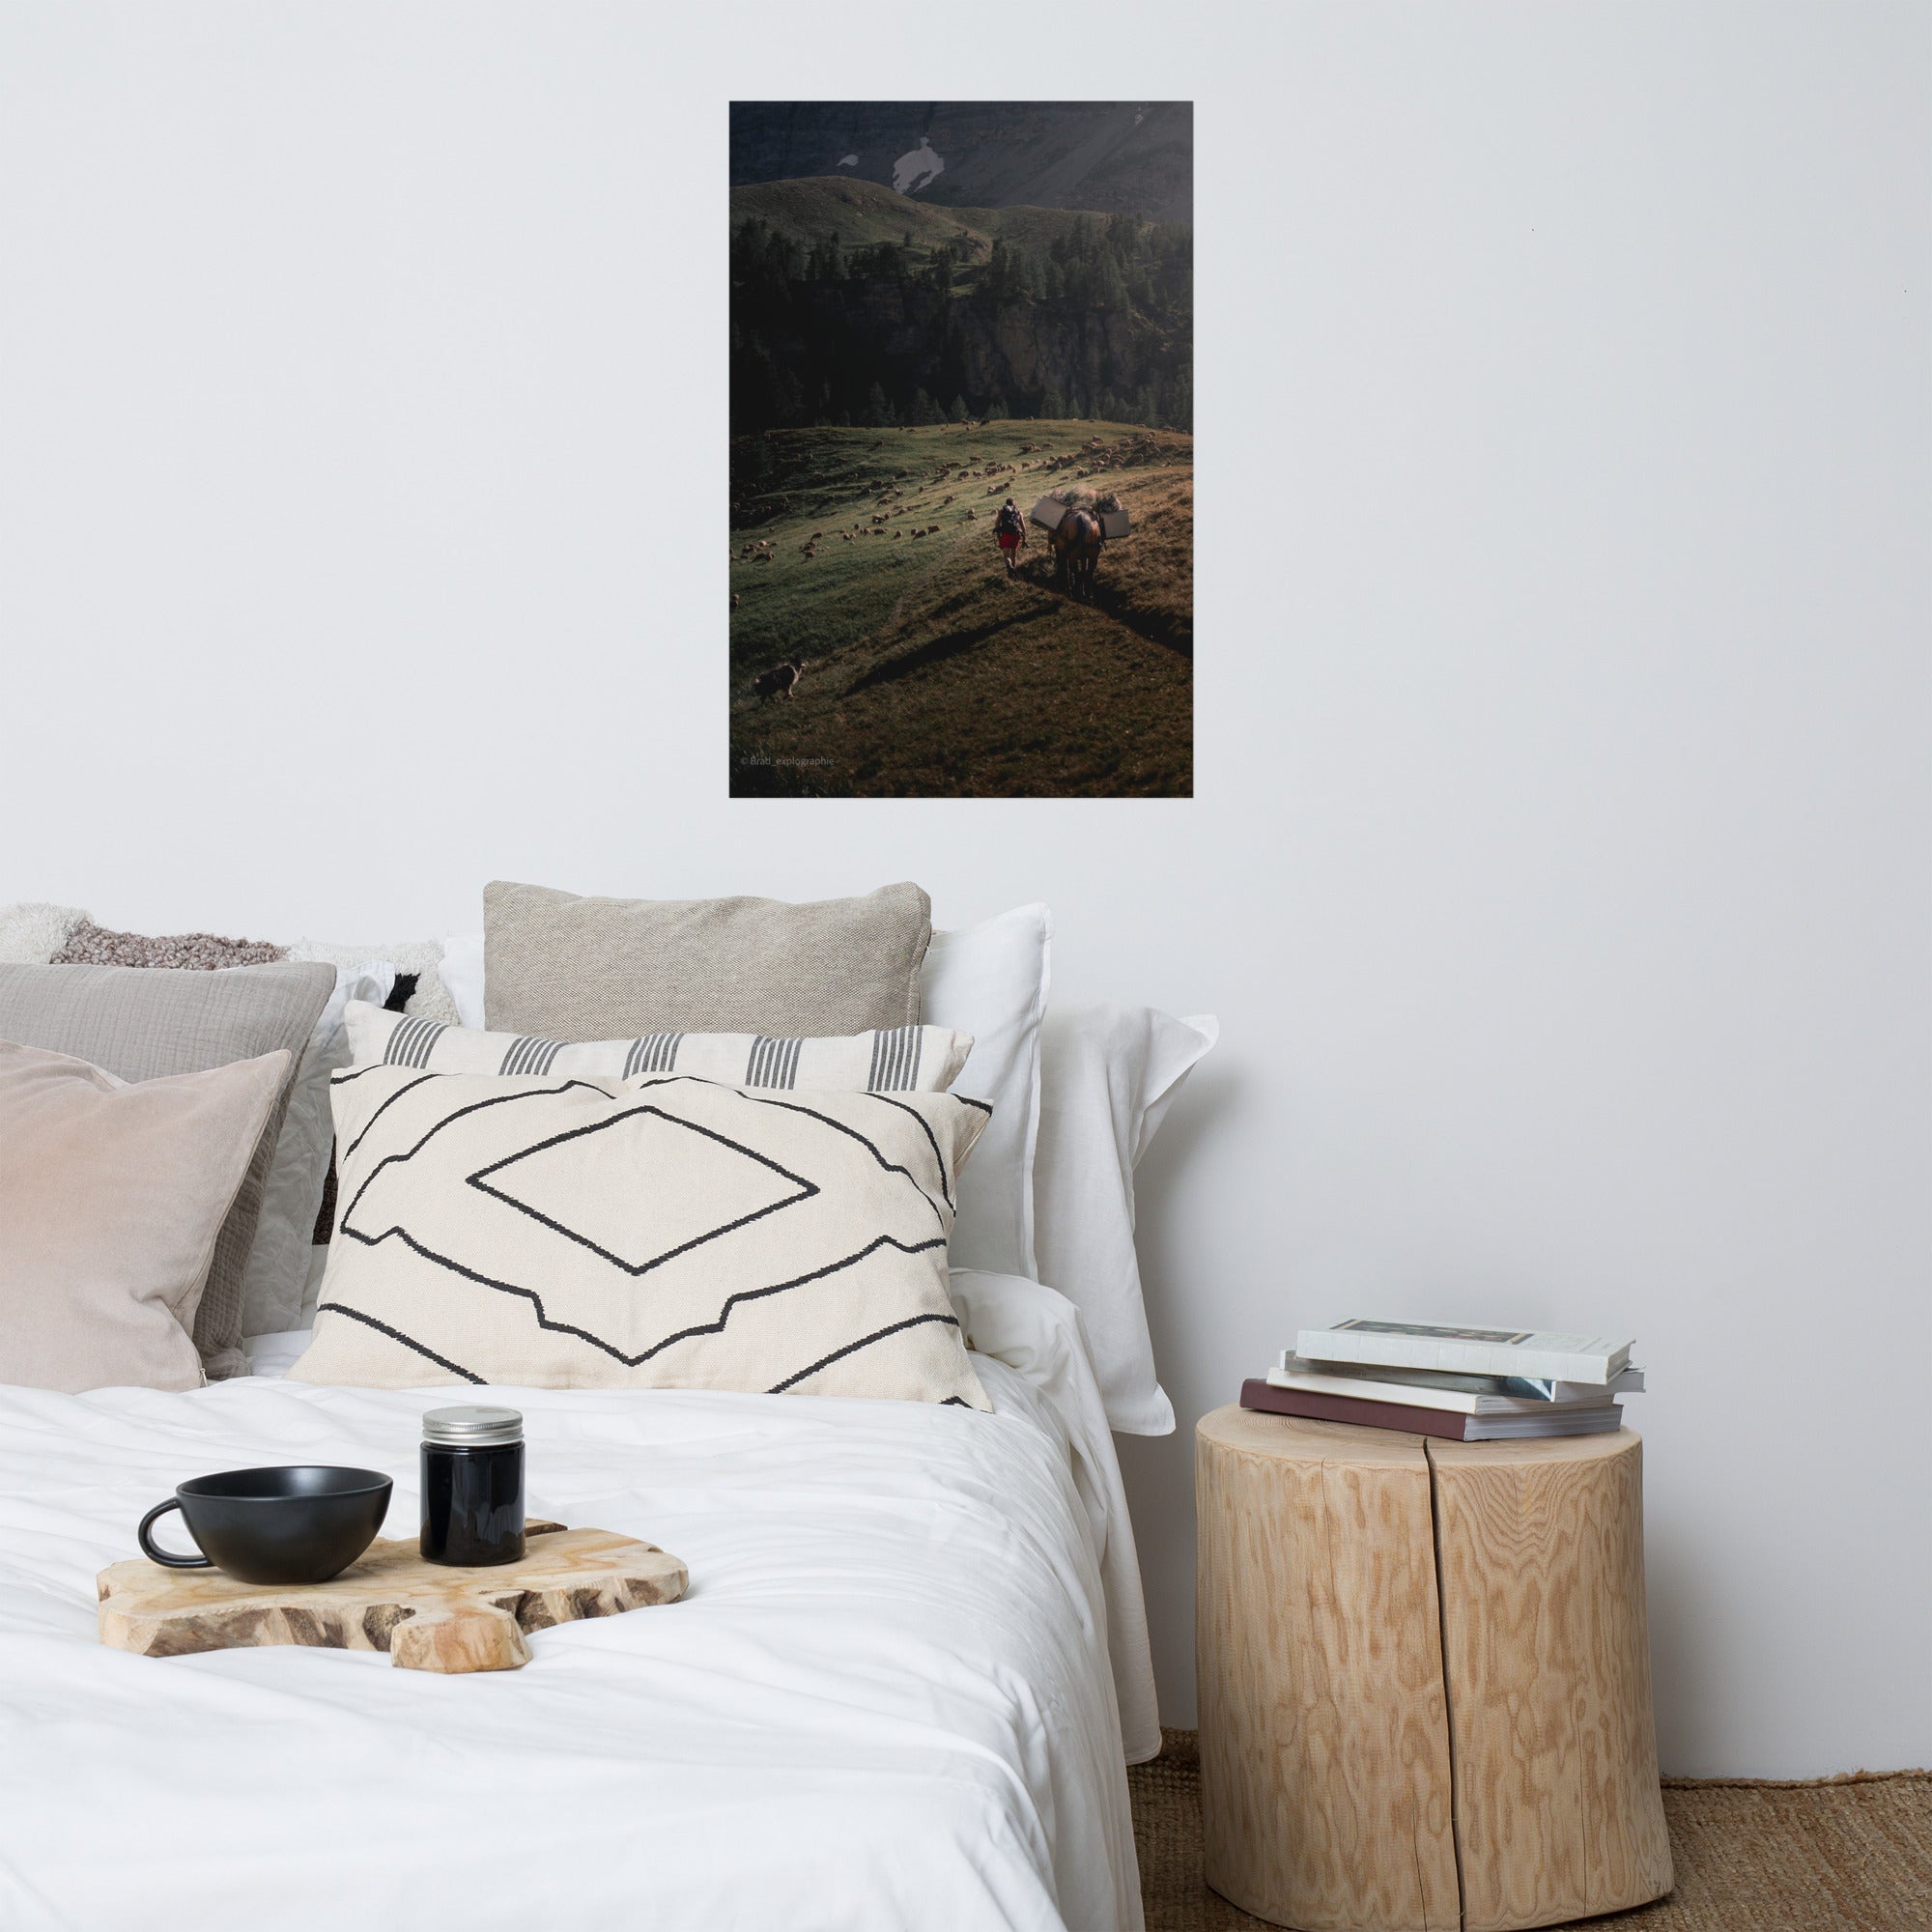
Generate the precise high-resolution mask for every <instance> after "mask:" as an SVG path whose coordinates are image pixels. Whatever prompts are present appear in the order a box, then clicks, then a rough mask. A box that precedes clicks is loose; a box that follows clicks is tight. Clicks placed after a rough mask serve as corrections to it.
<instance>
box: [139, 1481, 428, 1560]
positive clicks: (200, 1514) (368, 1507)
mask: <svg viewBox="0 0 1932 1932" xmlns="http://www.w3.org/2000/svg"><path fill="white" fill-rule="evenodd" d="M392 1487H393V1485H392V1484H391V1483H390V1480H389V1478H388V1477H387V1476H385V1475H383V1474H382V1473H381V1472H380V1471H379V1470H376V1469H336V1468H329V1467H327V1466H324V1465H318V1464H314V1463H300V1464H296V1465H294V1466H291V1467H289V1468H283V1469H228V1470H224V1471H223V1472H222V1473H221V1474H220V1475H218V1476H197V1477H195V1479H194V1480H193V1481H192V1482H189V1483H184V1484H182V1486H181V1487H180V1488H179V1489H178V1490H176V1492H174V1494H173V1495H172V1496H170V1497H169V1498H168V1500H167V1501H166V1502H164V1503H156V1505H155V1507H154V1508H153V1509H151V1510H150V1511H149V1512H148V1514H147V1515H146V1516H144V1517H143V1518H142V1519H141V1528H140V1539H141V1549H142V1552H143V1553H144V1554H145V1555H146V1556H147V1557H149V1558H150V1560H152V1561H153V1562H156V1563H163V1564H166V1566H167V1567H168V1568H169V1569H170V1570H205V1569H208V1568H210V1567H211V1566H213V1568H216V1569H220V1570H225V1571H226V1572H227V1573H228V1574H229V1576H231V1577H239V1578H240V1579H241V1581H242V1582H244V1583H326V1582H327V1581H328V1579H329V1578H330V1577H335V1576H339V1575H340V1574H341V1573H342V1572H343V1571H344V1570H347V1569H348V1568H349V1566H350V1565H351V1564H352V1563H354V1562H355V1559H356V1558H357V1557H358V1556H360V1555H361V1554H362V1552H363V1551H364V1550H365V1549H367V1548H368V1547H369V1546H370V1544H371V1543H373V1542H374V1541H375V1540H376V1532H377V1531H378V1530H379V1529H381V1528H382V1526H383V1518H384V1516H385V1515H386V1514H387V1513H388V1508H389V1491H390V1489H391V1488H392ZM171 1509H178V1510H180V1511H181V1513H182V1520H184V1521H185V1523H186V1524H187V1527H188V1534H189V1535H190V1536H192V1537H193V1538H194V1540H195V1542H196V1543H198V1544H199V1545H200V1546H201V1550H202V1553H201V1554H200V1555H199V1556H175V1555H172V1554H171V1553H170V1552H169V1551H167V1550H165V1549H162V1548H159V1547H158V1546H157V1545H156V1543H155V1540H154V1538H153V1537H152V1536H151V1535H150V1534H149V1532H150V1530H151V1529H152V1528H153V1527H154V1523H155V1520H156V1518H157V1517H160V1516H164V1515H165V1514H166V1513H167V1512H168V1511H169V1510H171Z"/></svg>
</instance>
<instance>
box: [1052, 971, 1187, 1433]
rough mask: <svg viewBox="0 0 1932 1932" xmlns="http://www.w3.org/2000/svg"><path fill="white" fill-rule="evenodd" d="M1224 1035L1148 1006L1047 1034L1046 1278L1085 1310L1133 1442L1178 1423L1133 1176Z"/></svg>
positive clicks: (1067, 1020) (1070, 1020)
mask: <svg viewBox="0 0 1932 1932" xmlns="http://www.w3.org/2000/svg"><path fill="white" fill-rule="evenodd" d="M1220 1032H1221V1029H1220V1023H1219V1022H1218V1021H1217V1020H1215V1019H1213V1018H1212V1017H1211V1016H1205V1017H1201V1018H1196V1019H1187V1020H1177V1019H1172V1018H1170V1017H1169V1016H1168V1015H1167V1014H1166V1013H1160V1012H1155V1011H1153V1010H1152V1009H1150V1008H1147V1007H1084V1008H1073V1009H1068V1010H1065V1011H1053V1012H1049V1013H1048V1014H1047V1016H1046V1023H1045V1025H1044V1026H1043V1027H1042V1028H1041V1031H1040V1062H1041V1068H1040V1105H1039V1150H1038V1153H1037V1156H1036V1158H1035V1162H1034V1216H1035V1227H1034V1239H1035V1244H1036V1247H1037V1252H1038V1256H1039V1274H1040V1279H1041V1280H1042V1281H1044V1282H1046V1283H1048V1284H1049V1285H1050V1286H1052V1287H1054V1288H1057V1289H1058V1290H1059V1291H1060V1292H1061V1293H1062V1294H1064V1295H1065V1296H1066V1298H1067V1299H1068V1300H1069V1301H1071V1302H1073V1303H1074V1304H1075V1305H1076V1306H1077V1307H1078V1308H1079V1310H1080V1313H1081V1316H1082V1318H1083V1320H1084V1321H1085V1322H1086V1325H1087V1339H1088V1343H1089V1346H1090V1347H1091V1349H1092V1351H1093V1356H1094V1374H1095V1376H1096V1377H1097V1378H1098V1380H1099V1383H1100V1393H1101V1396H1102V1398H1103V1400H1104V1401H1105V1403H1106V1405H1107V1420H1108V1422H1109V1423H1110V1424H1111V1425H1112V1426H1113V1427H1114V1428H1115V1429H1118V1430H1121V1431H1122V1433H1124V1434H1126V1435H1166V1434H1168V1432H1169V1431H1170V1430H1172V1429H1173V1427H1174V1407H1173V1405H1172V1404H1171V1403H1170V1402H1169V1401H1168V1399H1167V1393H1166V1391H1165V1390H1164V1389H1163V1388H1162V1387H1161V1385H1160V1382H1159V1379H1158V1378H1157V1377H1156V1376H1155V1374H1154V1365H1153V1343H1152V1340H1151V1338H1150V1336H1149V1334H1148V1321H1147V1308H1146V1306H1145V1304H1144V1303H1143V1302H1142V1300H1141V1270H1140V1262H1139V1259H1138V1257H1137V1256H1136V1255H1135V1252H1134V1168H1135V1167H1136V1165H1137V1164H1138V1163H1139V1161H1140V1157H1141V1155H1142V1154H1144V1153H1145V1152H1146V1151H1147V1150H1148V1144H1149V1142H1151V1140H1152V1139H1153V1136H1154V1130H1155V1129H1156V1128H1157V1127H1158V1126H1159V1125H1160V1123H1161V1121H1162V1120H1163V1119H1164V1118H1165V1116H1166V1113H1167V1110H1168V1108H1169V1107H1170V1106H1171V1105H1172V1104H1173V1102H1174V1096H1175V1095H1176V1094H1178V1093H1179V1091H1180V1083H1181V1082H1182V1081H1183V1080H1185V1079H1186V1077H1187V1075H1188V1073H1189V1071H1190V1070H1191V1069H1192V1068H1193V1067H1194V1065H1196V1063H1197V1062H1199V1061H1200V1060H1201V1059H1202V1058H1204V1057H1205V1056H1206V1054H1207V1053H1208V1050H1209V1049H1210V1048H1211V1047H1212V1046H1213V1044H1214V1042H1215V1040H1216V1039H1218V1038H1219V1037H1220Z"/></svg>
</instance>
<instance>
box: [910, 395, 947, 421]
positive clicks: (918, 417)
mask: <svg viewBox="0 0 1932 1932" xmlns="http://www.w3.org/2000/svg"><path fill="white" fill-rule="evenodd" d="M906 420H907V421H908V422H909V423H915V424H918V425H920V426H921V427H923V426H925V425H926V424H929V423H936V422H944V421H945V420H946V418H945V417H944V416H942V415H941V414H940V413H939V405H938V404H937V403H935V402H934V401H933V400H932V398H931V397H930V396H928V395H927V394H926V393H925V391H924V390H923V389H915V390H914V391H913V392H912V409H911V411H910V412H908V413H907V416H906Z"/></svg>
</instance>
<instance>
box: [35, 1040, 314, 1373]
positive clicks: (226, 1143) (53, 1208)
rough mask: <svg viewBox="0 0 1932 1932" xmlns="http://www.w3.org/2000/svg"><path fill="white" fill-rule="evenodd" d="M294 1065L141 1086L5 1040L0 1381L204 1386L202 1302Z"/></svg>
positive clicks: (279, 1063)
mask: <svg viewBox="0 0 1932 1932" xmlns="http://www.w3.org/2000/svg"><path fill="white" fill-rule="evenodd" d="M288 1071H289V1055H288V1054H287V1053H286V1052H284V1051H280V1050H278V1051H276V1052H274V1053H268V1054H264V1055H262V1056H261V1057H260V1058H259V1059H255V1060H242V1061H237V1062H234V1063H233V1064H231V1065H227V1066H218V1067H215V1068H213V1069H212V1070H211V1071H209V1072H206V1073H181V1074H175V1075H172V1076H167V1077H163V1078H161V1079H158V1080H143V1081H138V1082H131V1083H130V1082H128V1081H125V1080H117V1079H116V1078H115V1077H114V1075H113V1074H111V1073H105V1072H103V1071H102V1070H101V1069H100V1068H99V1067H98V1066H91V1065H88V1064H87V1062H86V1061H84V1060H75V1059H72V1058H71V1057H70V1056H69V1055H67V1054H64V1053H48V1052H44V1051H41V1050H39V1049H36V1048H34V1047H28V1046H16V1045H15V1044H14V1043H13V1042H12V1041H11V1040H0V1381H7V1382H15V1383H20V1384H23V1385H24V1386H26V1387H28V1388H49V1389H63V1390H66V1391H69V1392H77V1391H79V1390H81V1389H91V1388H108V1387H136V1388H156V1389H190V1388H199V1387H200V1386H201V1383H202V1371H201V1359H200V1356H199V1355H198V1354H197V1353H196V1350H195V1346H194V1340H193V1336H192V1334H191V1330H192V1328H193V1324H194V1319H195V1313H196V1304H197V1302H199V1300H200V1299H201V1293H202V1285H203V1283H204V1282H206V1280H207V1279H208V1269H209V1263H210V1261H211V1260H212V1258H213V1254H214V1245H215V1240H216V1237H217V1236H218V1235H219V1234H220V1231H221V1225H222V1222H223V1220H224V1219H225V1217H226V1216H227V1213H228V1210H229V1208H230V1206H231V1205H232V1204H233V1202H234V1200H235V1196H236V1193H237V1191H238V1190H239V1189H240V1187H241V1180H242V1177H243V1176H244V1175H245V1174H246V1173H247V1171H248V1164H249V1161H250V1160H251V1159H252V1158H253V1156H254V1152H255V1148H256V1144H257V1143H258V1142H259V1141H260V1140H261V1138H262V1132H263V1129H264V1128H265V1126H266V1125H267V1124H268V1121H269V1117H270V1114H271V1113H273V1111H274V1109H275V1106H276V1103H277V1102H278V1101H279V1099H280V1097H281V1094H282V1084H283V1082H284V1081H285V1080H286V1078H287V1077H288Z"/></svg>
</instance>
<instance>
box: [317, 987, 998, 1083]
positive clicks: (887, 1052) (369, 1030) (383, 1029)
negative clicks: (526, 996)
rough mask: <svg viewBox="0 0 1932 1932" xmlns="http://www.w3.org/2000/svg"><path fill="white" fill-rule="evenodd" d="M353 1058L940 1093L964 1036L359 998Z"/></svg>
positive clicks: (427, 1068)
mask: <svg viewBox="0 0 1932 1932" xmlns="http://www.w3.org/2000/svg"><path fill="white" fill-rule="evenodd" d="M348 1024H349V1044H350V1049H351V1053H352V1056H353V1061H354V1065H356V1066H358V1067H360V1066H383V1065H387V1066H413V1067H417V1068H419V1069H421V1070H422V1071H424V1072H427V1073H495V1074H513V1075H522V1076H526V1077H529V1076H536V1077H539V1078H540V1077H542V1076H544V1075H546V1074H577V1075H580V1076H581V1077H582V1078H584V1079H588V1080H629V1079H632V1078H634V1077H635V1076H636V1075H638V1074H640V1073H682V1074H687V1075H690V1076H691V1077H693V1078H696V1079H698V1080H715V1081H717V1082H719V1083H720V1084H722V1085H724V1086H727V1087H777V1088H795V1087H803V1088H810V1089H814V1090H816V1091H817V1092H819V1093H832V1094H943V1093H944V1092H945V1091H946V1090H947V1089H948V1088H949V1087H951V1086H952V1083H953V1081H954V1080H956V1079H957V1078H958V1077H959V1069H960V1068H961V1067H962V1066H964V1065H966V1056H967V1055H968V1054H969V1053H971V1052H972V1050H973V1036H972V1035H971V1034H966V1033H953V1032H952V1030H951V1029H949V1028H947V1027H928V1026H905V1027H887V1028H884V1029H882V1030H881V1031H879V1032H877V1033H860V1034H853V1035H851V1036H850V1037H847V1038H844V1039H781V1038H774V1037H768V1036H766V1035H764V1034H750V1033H647V1034H644V1035H643V1036H641V1037H639V1038H637V1039H600V1040H590V1041H584V1042H579V1043H571V1042H568V1041H564V1040H555V1039H539V1038H537V1037H534V1036H533V1035H529V1034H513V1033H484V1032H482V1031H481V1030H479V1029H477V1028H474V1027H453V1026H443V1025H442V1024H441V1023H440V1022H439V1021H437V1020H430V1019H415V1018H411V1017H409V1016H407V1015H405V1014H403V1013H392V1012H389V1011H387V1010H385V1009H384V1008H381V1007H375V1006H371V1005H369V1004H368V1003H367V1002H366V1001H362V1000H352V1001H351V1002H350V1004H349V1009H348Z"/></svg>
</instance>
